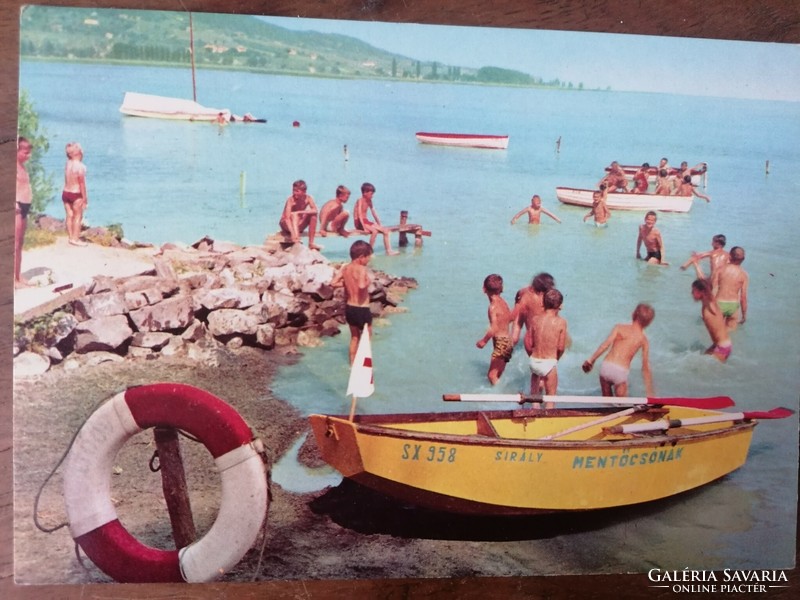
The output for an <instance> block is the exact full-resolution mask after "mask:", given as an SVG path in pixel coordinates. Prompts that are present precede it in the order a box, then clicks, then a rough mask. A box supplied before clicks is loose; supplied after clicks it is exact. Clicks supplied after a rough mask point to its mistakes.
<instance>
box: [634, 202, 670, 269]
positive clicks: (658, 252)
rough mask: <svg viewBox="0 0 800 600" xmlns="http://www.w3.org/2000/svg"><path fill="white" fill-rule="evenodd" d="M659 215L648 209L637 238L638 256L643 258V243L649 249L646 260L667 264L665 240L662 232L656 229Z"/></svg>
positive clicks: (652, 263)
mask: <svg viewBox="0 0 800 600" xmlns="http://www.w3.org/2000/svg"><path fill="white" fill-rule="evenodd" d="M657 219H658V216H657V215H656V213H655V212H654V211H652V210H651V211H648V213H647V214H646V215H645V217H644V224H643V225H639V237H638V238H637V240H636V258H637V259H641V258H642V251H641V249H642V244H644V248H645V250H647V256H645V257H644V260H645V261H646V262H648V263H650V264H651V265H667V264H669V263H667V262H666V261H665V260H664V240H662V239H661V232H660V231H659V230H658V229H656V220H657Z"/></svg>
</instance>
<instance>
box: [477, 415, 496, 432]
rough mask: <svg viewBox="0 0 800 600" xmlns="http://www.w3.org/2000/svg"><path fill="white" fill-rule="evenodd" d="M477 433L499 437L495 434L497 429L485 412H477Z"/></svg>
mask: <svg viewBox="0 0 800 600" xmlns="http://www.w3.org/2000/svg"><path fill="white" fill-rule="evenodd" d="M477 424H478V435H485V436H486V437H500V436H499V435H497V430H496V429H495V428H494V425H492V422H491V421H490V420H489V417H487V416H486V414H485V413H478V418H477Z"/></svg>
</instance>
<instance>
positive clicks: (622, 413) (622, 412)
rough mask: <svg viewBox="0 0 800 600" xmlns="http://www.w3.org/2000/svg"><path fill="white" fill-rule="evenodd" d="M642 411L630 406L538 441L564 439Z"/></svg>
mask: <svg viewBox="0 0 800 600" xmlns="http://www.w3.org/2000/svg"><path fill="white" fill-rule="evenodd" d="M641 410H644V407H643V406H631V407H630V408H626V409H624V410H620V411H618V412H615V413H612V414H610V415H606V416H605V417H600V418H599V419H593V420H591V421H589V422H588V423H581V424H580V425H575V426H574V427H570V428H569V429H564V430H563V431H559V432H557V433H551V434H550V435H544V436H542V437H540V438H539V439H540V440H555V439H557V438H560V437H564V436H565V435H569V434H570V433H575V432H576V431H581V430H583V429H589V427H594V426H595V425H600V424H601V423H605V422H606V421H612V420H614V419H618V418H619V417H625V416H627V415H630V414H633V413H635V412H637V411H641Z"/></svg>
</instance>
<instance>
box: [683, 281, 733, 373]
mask: <svg viewBox="0 0 800 600" xmlns="http://www.w3.org/2000/svg"><path fill="white" fill-rule="evenodd" d="M692 298H694V300H695V302H701V303H702V305H703V308H702V310H701V311H700V316H701V317H702V318H703V324H704V325H705V326H706V329H707V330H708V334H709V335H710V336H711V346H709V348H708V350H706V354H710V355H711V356H713V357H714V358H716V359H717V360H718V361H720V362H725V361H726V360H728V357H729V356H730V355H731V350H733V344H732V343H731V338H730V336H729V335H728V327H727V326H726V325H725V316H724V315H723V314H722V310H721V309H720V307H719V305H718V304H717V301H716V300H715V299H714V296H713V294H712V293H711V282H710V281H708V279H695V280H694V281H693V282H692Z"/></svg>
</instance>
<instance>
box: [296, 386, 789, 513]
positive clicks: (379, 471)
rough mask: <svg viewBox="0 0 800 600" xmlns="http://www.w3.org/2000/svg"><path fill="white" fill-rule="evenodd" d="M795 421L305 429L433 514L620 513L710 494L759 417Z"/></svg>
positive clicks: (482, 414)
mask: <svg viewBox="0 0 800 600" xmlns="http://www.w3.org/2000/svg"><path fill="white" fill-rule="evenodd" d="M606 400H612V399H606ZM776 411H778V412H776ZM780 411H785V412H780ZM789 414H792V413H791V411H789V410H787V409H774V410H773V411H771V412H768V413H724V412H720V411H716V410H708V409H699V408H692V407H685V406H662V405H658V404H655V401H652V402H651V403H650V404H647V405H643V406H631V407H628V408H623V409H621V408H620V407H619V406H617V407H600V408H563V409H562V408H558V409H547V410H541V409H515V410H503V411H472V412H454V413H446V412H445V413H417V414H394V415H357V416H354V417H353V419H352V420H350V419H348V418H347V417H345V416H327V415H311V416H310V417H309V420H310V422H311V427H312V429H313V431H314V436H315V438H316V441H317V444H318V446H319V448H320V450H321V453H322V457H323V459H324V460H325V461H326V462H327V463H328V464H330V465H331V466H333V467H334V468H335V469H336V470H338V471H339V472H340V473H341V474H342V475H343V476H345V477H347V478H349V479H351V480H353V481H355V482H357V483H360V484H362V485H364V486H367V487H369V488H373V489H375V490H377V491H379V492H382V493H384V494H387V495H390V496H393V497H396V498H398V499H400V500H402V501H404V502H409V503H412V504H416V505H418V506H425V507H428V508H434V509H437V510H444V511H450V512H458V513H467V514H527V513H536V512H550V511H575V510H591V509H601V508H608V507H614V506H625V505H631V504H637V503H641V502H649V501H651V500H657V499H660V498H665V497H668V496H672V495H674V494H678V493H681V492H685V491H687V490H691V489H693V488H697V487H699V486H702V485H705V484H707V483H709V482H711V481H714V480H716V479H719V478H721V477H724V476H725V475H727V474H728V473H730V472H732V471H734V470H736V469H738V468H739V467H741V466H742V465H743V464H744V462H745V460H746V459H747V452H748V448H749V446H750V440H751V437H752V433H753V428H754V427H755V425H756V422H755V421H754V420H753V418H756V417H757V418H781V417H785V416H788V415H789ZM634 426H635V427H634ZM631 427H634V430H633V431H629V428H631ZM637 427H638V429H639V430H635V429H636V428H637Z"/></svg>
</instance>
